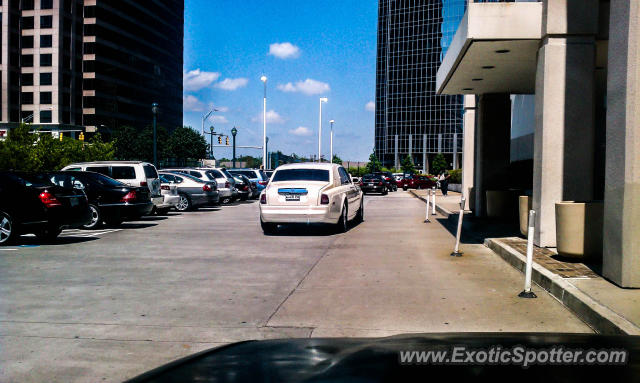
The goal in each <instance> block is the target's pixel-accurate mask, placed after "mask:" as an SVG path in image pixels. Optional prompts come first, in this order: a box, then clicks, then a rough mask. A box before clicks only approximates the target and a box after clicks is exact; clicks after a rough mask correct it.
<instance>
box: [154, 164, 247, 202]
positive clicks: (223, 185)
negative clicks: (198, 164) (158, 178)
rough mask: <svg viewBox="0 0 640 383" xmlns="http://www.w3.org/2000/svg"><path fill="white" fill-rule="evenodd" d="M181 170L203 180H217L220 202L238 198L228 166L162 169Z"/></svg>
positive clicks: (169, 169)
mask: <svg viewBox="0 0 640 383" xmlns="http://www.w3.org/2000/svg"><path fill="white" fill-rule="evenodd" d="M163 170H166V171H170V172H181V173H185V174H189V175H192V176H194V177H196V178H199V179H201V180H203V181H212V182H215V183H216V184H217V186H218V193H219V195H220V202H222V203H223V204H226V203H229V202H233V201H235V200H236V199H238V189H236V181H235V179H234V178H233V175H231V173H229V171H228V170H227V169H226V168H168V169H160V171H163Z"/></svg>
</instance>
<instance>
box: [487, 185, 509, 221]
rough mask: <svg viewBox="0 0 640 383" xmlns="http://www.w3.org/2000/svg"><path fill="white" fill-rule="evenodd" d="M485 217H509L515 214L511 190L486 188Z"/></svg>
mask: <svg viewBox="0 0 640 383" xmlns="http://www.w3.org/2000/svg"><path fill="white" fill-rule="evenodd" d="M486 193H487V217H491V218H510V217H513V216H514V215H515V210H514V207H515V206H514V205H515V204H514V201H513V200H514V198H513V192H511V191H509V190H487V192H486Z"/></svg>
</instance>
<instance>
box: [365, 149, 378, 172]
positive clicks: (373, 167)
mask: <svg viewBox="0 0 640 383" xmlns="http://www.w3.org/2000/svg"><path fill="white" fill-rule="evenodd" d="M366 169H367V173H374V172H377V171H380V169H382V162H380V160H378V157H376V154H375V153H371V155H370V156H369V162H368V163H367V167H366Z"/></svg>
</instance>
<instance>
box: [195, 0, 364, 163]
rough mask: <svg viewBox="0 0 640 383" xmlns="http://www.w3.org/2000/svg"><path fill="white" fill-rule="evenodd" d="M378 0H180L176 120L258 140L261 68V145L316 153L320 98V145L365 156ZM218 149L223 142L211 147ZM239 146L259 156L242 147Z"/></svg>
mask: <svg viewBox="0 0 640 383" xmlns="http://www.w3.org/2000/svg"><path fill="white" fill-rule="evenodd" d="M376 21H377V1H373V0H346V1H335V0H331V1H329V0H318V1H290V0H289V1H280V0H269V1H264V0H263V1H258V0H240V1H239V0H217V1H212V0H186V1H185V31H184V32H185V40H184V69H183V71H184V124H185V125H190V126H192V127H194V128H196V129H197V130H198V131H200V129H201V116H202V114H204V113H205V112H206V111H207V110H208V108H210V107H211V106H212V105H213V106H214V107H216V108H218V109H221V111H220V112H216V113H214V115H215V116H216V117H215V118H214V119H213V121H212V120H209V121H208V122H207V124H206V125H205V126H206V127H207V128H208V127H209V126H210V125H213V126H215V128H216V131H221V132H223V133H225V134H229V135H230V130H231V128H232V127H233V126H236V127H237V129H238V136H237V144H238V145H260V144H261V141H262V94H263V85H262V82H261V81H260V76H261V75H262V74H263V73H264V74H265V75H266V76H267V77H268V81H267V111H268V112H269V113H268V118H267V136H269V150H270V151H275V150H281V151H282V152H284V153H286V154H289V153H293V152H295V153H297V154H300V155H309V154H311V153H317V145H318V138H317V137H318V103H319V98H320V97H327V98H328V99H329V102H328V103H326V104H323V140H322V148H323V150H322V151H323V154H325V156H327V157H328V153H329V122H328V121H329V120H330V119H334V120H335V121H336V122H335V125H334V153H336V154H338V155H339V156H340V157H341V158H342V159H343V160H365V159H367V158H368V156H369V154H370V153H371V151H372V149H373V133H374V130H373V127H374V113H373V110H372V109H373V108H372V105H369V107H367V104H368V103H370V102H372V101H374V97H375V59H376V28H377V25H376ZM214 154H215V155H216V157H217V158H220V157H222V156H224V157H227V158H230V157H231V149H227V148H216V149H214ZM238 154H239V155H240V154H251V155H255V156H258V155H261V151H259V150H251V149H241V150H239V151H238Z"/></svg>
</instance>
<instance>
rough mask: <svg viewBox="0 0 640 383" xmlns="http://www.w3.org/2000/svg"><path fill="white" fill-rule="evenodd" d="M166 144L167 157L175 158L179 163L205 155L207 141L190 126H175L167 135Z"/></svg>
mask: <svg viewBox="0 0 640 383" xmlns="http://www.w3.org/2000/svg"><path fill="white" fill-rule="evenodd" d="M167 146H168V154H169V157H172V158H175V159H176V160H178V162H179V163H185V162H186V161H187V160H189V159H193V160H198V159H201V158H205V157H206V155H207V142H206V141H205V139H204V137H202V136H201V135H200V134H198V132H196V131H195V130H193V129H192V128H191V127H190V126H183V127H179V128H176V129H175V130H174V131H173V133H172V134H171V136H170V137H169V140H168V143H167Z"/></svg>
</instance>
